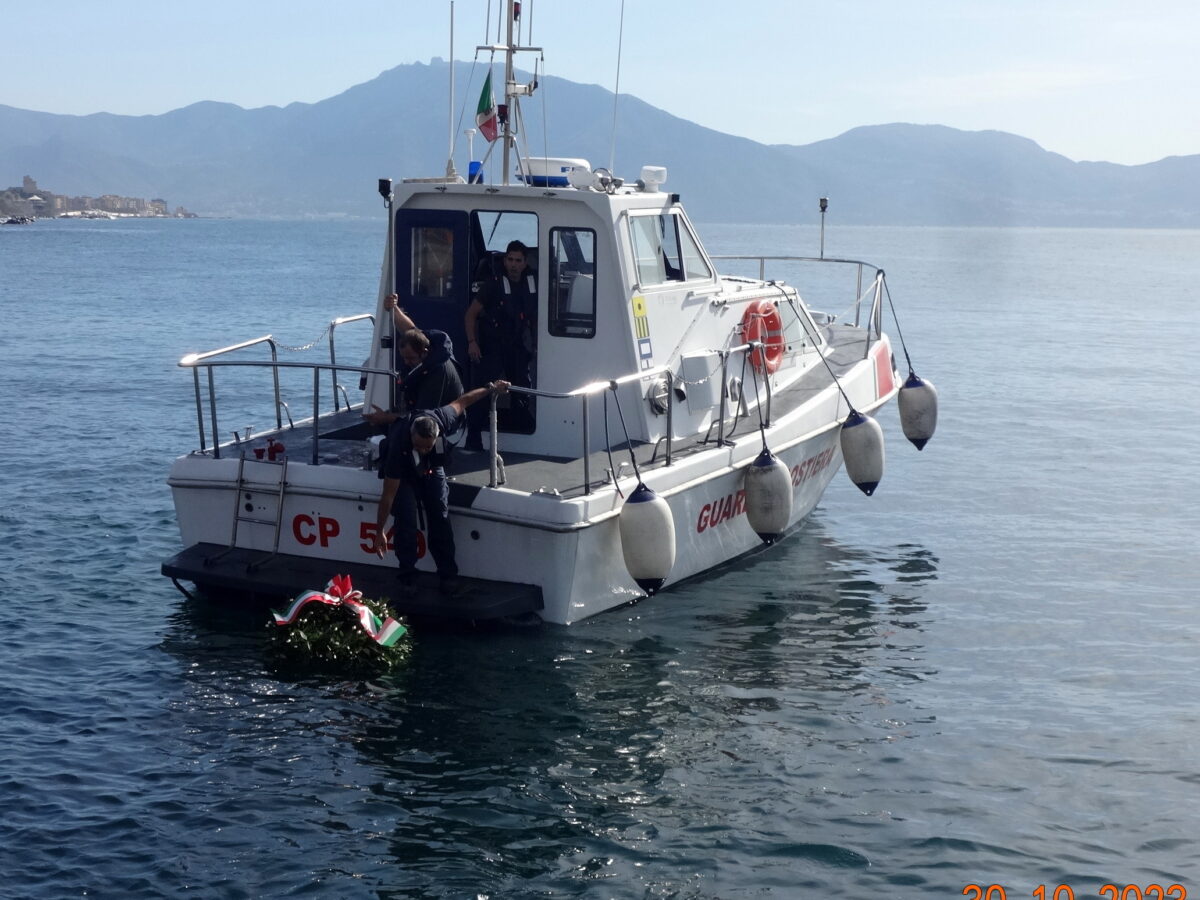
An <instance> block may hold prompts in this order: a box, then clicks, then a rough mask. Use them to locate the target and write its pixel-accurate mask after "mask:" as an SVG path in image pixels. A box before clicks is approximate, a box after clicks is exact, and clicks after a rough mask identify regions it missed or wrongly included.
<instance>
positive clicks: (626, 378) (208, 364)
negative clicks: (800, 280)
mask: <svg viewBox="0 0 1200 900" xmlns="http://www.w3.org/2000/svg"><path fill="white" fill-rule="evenodd" d="M260 343H269V344H270V345H271V348H272V351H274V349H275V342H274V340H273V339H272V338H271V336H270V335H265V336H263V337H261V338H256V339H254V340H250V341H244V342H242V343H240V344H233V345H231V346H229V347H223V348H220V349H219V350H212V351H209V352H207V353H189V354H188V355H186V356H184V357H183V358H182V359H181V360H180V361H179V363H178V365H179V367H180V368H190V369H192V370H193V373H194V377H195V385H196V419H197V423H198V426H199V432H200V451H201V452H202V453H203V452H207V444H206V436H205V429H204V410H203V405H204V401H203V398H202V396H201V391H200V374H199V372H200V369H206V370H207V372H208V405H209V411H210V418H211V425H212V434H213V442H214V443H213V459H220V458H221V444H220V440H219V438H218V435H219V434H220V431H219V427H218V424H217V397H216V382H215V377H214V370H215V369H217V368H222V367H239V368H240V367H249V368H267V367H269V368H270V369H271V370H272V374H273V380H274V385H275V392H276V415H277V418H278V409H279V405H280V404H281V403H282V402H283V401H282V400H281V399H279V370H280V369H311V370H312V373H313V418H312V421H313V439H312V464H313V465H317V464H318V460H319V458H320V453H319V446H318V445H319V433H318V432H319V429H318V427H317V423H318V421H319V419H320V415H321V412H320V376H321V372H322V371H330V372H333V373H334V378H335V388H334V390H335V410H334V411H335V412H336V411H338V407H337V406H336V391H337V390H338V388H339V387H340V386H339V385H337V384H336V377H337V376H336V373H337V372H338V371H344V372H359V373H361V374H370V375H384V376H387V377H388V378H391V379H395V377H396V375H397V373H396V372H395V371H393V370H392V369H385V368H379V367H375V366H348V365H344V364H341V365H339V364H338V363H337V362H336V360H334V361H331V362H329V363H316V362H280V361H279V360H278V358H276V356H275V354H274V352H272V358H271V359H270V360H232V359H230V360H227V359H218V358H217V357H220V356H222V355H224V354H226V353H230V352H232V351H234V350H241V349H245V348H246V347H252V346H255V345H257V344H260ZM762 346H763V344H762V342H760V341H749V342H747V343H745V344H739V345H737V346H734V347H727V348H725V349H722V350H716V351H713V352H715V353H717V354H719V356H720V358H721V376H720V377H721V385H722V387H721V403H720V408H719V411H718V436H717V445H718V446H727V445H728V443H729V442H728V441H727V440H726V437H725V418H726V415H727V414H728V404H727V393H726V388H725V384H726V383H727V380H728V364H729V358H730V357H731V356H733V355H735V354H739V353H743V354H744V353H748V352H752V351H754V350H758V349H761V348H762ZM660 375H664V376H666V379H667V394H668V397H673V396H674V389H675V381H676V378H677V376H676V375H675V373H674V371H672V369H671V368H670V367H669V366H665V365H662V366H655V367H653V368H649V369H639V370H637V371H635V372H630V373H627V374H625V375H620V376H618V377H616V378H613V379H609V380H606V381H592V382H588V383H586V384H583V385H580V386H579V387H577V388H574V389H573V390H570V391H565V392H555V391H546V390H539V389H537V388H527V387H520V386H518V385H512V386H511V387H510V390H511V391H512V392H514V393H518V394H527V395H529V396H533V397H545V398H547V399H551V400H571V399H573V398H578V399H579V401H580V402H581V404H582V412H583V421H582V424H583V429H582V448H581V449H582V458H583V492H584V494H590V493H591V492H592V486H591V460H590V457H591V434H590V427H589V424H590V413H589V402H590V401H591V400H592V399H593V398H595V397H596V396H597V395H598V394H601V393H602V392H604V391H606V390H614V391H615V390H616V389H617V388H618V387H619V386H621V385H624V384H629V383H631V382H635V381H641V380H643V379H646V378H653V377H656V376H660ZM763 381H764V384H765V387H766V392H767V396H766V411H767V412H766V420H765V421H766V423H767V424H768V425H769V424H770V417H771V399H772V392H771V380H770V378H764V379H763ZM342 391H343V395H344V396H345V389H344V388H343V389H342ZM490 405H491V411H490V412H491V415H490V416H489V418H490V419H491V420H492V422H494V421H495V414H496V397H495V396H494V395H493V396H492V397H491V404H490ZM346 408H347V409H349V408H350V403H349V397H348V396H347V397H346ZM673 409H674V404H673V403H672V402H670V400H668V403H667V409H666V415H667V422H666V445H667V446H666V456H665V460H664V466H670V465H671V464H672V461H673V448H672V441H673V438H674V416H673ZM288 419H289V421H290V420H291V414H290V412H289V415H288ZM277 427H280V428H282V424H281V423H280V424H279V425H278V426H277ZM492 434H493V440H492V447H491V477H490V480H489V487H497V486H498V484H499V483H500V482H499V478H498V468H499V467H498V461H499V457H498V449H499V448H498V433H497V432H496V430H495V427H494V425H493V426H492Z"/></svg>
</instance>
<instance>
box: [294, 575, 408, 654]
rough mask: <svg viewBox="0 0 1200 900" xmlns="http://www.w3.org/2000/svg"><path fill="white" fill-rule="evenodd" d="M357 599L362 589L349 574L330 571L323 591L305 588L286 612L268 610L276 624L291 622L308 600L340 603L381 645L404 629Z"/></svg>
mask: <svg viewBox="0 0 1200 900" xmlns="http://www.w3.org/2000/svg"><path fill="white" fill-rule="evenodd" d="M361 599H362V591H356V590H354V587H353V585H351V583H350V576H349V575H334V576H333V578H331V579H330V580H329V584H327V585H325V590H324V591H305V592H304V593H303V594H301V595H300V596H299V597H297V598H296V599H295V600H293V601H292V605H291V606H290V607H289V608H288V611H287V612H286V613H283V614H282V615H281V614H280V613H277V612H275V611H274V610H272V612H271V614H272V615H273V616H274V617H275V624H276V625H281V626H282V625H291V624H292V623H294V622H295V621H296V617H297V616H299V615H300V610H302V609H304V607H306V606H308V604H310V603H324V604H325V605H327V606H341V607H343V608H344V609H348V610H349V611H350V612H351V613H352V614H354V615H355V616H357V617H358V624H359V625H361V626H362V629H363V631H365V632H366V633H367V634H369V635H370V636H371V639H372V640H373V641H375V643H377V644H379V645H380V646H381V647H390V646H392V645H393V644H395V643H396V641H398V640H400V638H402V637H403V636H404V633H405V631H407V629H406V628H405V627H404V626H403V625H401V624H400V623H399V622H397V621H396V620H395V619H393V618H392V617H391V616H388V617H387V619H386V620H385V621H383V622H381V621H380V620H379V616H377V615H375V613H373V612H371V610H370V609H368V608H367V607H366V606H365V605H364V604H362V603H359V600H361Z"/></svg>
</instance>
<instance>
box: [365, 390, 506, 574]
mask: <svg viewBox="0 0 1200 900" xmlns="http://www.w3.org/2000/svg"><path fill="white" fill-rule="evenodd" d="M508 388H509V383H508V382H507V381H494V382H492V383H491V384H489V385H487V386H485V387H480V388H476V389H475V390H473V391H468V392H467V393H465V394H463V395H462V396H461V397H459V398H458V399H457V400H453V401H451V402H450V403H447V404H446V405H445V406H440V407H438V408H437V409H418V410H414V411H412V412H410V413H408V414H407V415H404V416H401V417H399V418H397V419H395V421H394V422H392V424H391V428H390V429H389V432H388V440H387V452H386V455H385V457H384V460H383V493H382V494H381V495H380V497H379V508H378V511H377V513H376V522H375V524H376V530H375V534H374V537H373V540H372V547H371V551H372V552H373V553H377V554H378V555H379V556H384V555H385V554H386V553H387V532H386V529H387V520H388V517H389V516H393V515H394V516H395V519H396V527H395V533H394V534H393V536H392V546H393V548H394V549H395V551H396V559H397V560H398V561H399V563H400V573H399V578H400V590H401V591H406V592H411V590H412V588H413V586H414V582H415V578H416V574H417V527H418V516H421V517H422V518H423V519H424V520H425V523H426V534H427V535H428V537H429V552H430V553H431V554H432V555H433V561H434V564H435V565H436V566H437V572H438V576H439V578H440V579H441V588H442V593H444V594H453V593H454V592H455V591H456V590H457V588H458V580H457V577H458V564H457V563H456V562H455V561H454V530H453V529H452V528H451V526H450V485H449V483H448V482H447V481H446V463H447V461H448V457H449V448H448V447H447V445H446V438H447V436H449V435H451V434H454V433H455V432H456V431H458V429H459V428H461V427H462V424H463V421H464V415H463V413H464V412H465V410H466V409H467V407H468V406H470V405H471V404H472V403H475V402H477V401H479V400H483V399H484V398H486V397H490V396H492V395H493V394H505V393H507V392H508ZM393 415H394V414H392V413H387V412H384V411H383V410H381V409H379V407H377V406H376V407H375V412H372V413H367V414H366V415H365V416H364V418H366V419H367V421H369V422H372V423H375V424H379V423H383V422H386V421H389V420H390V417H391V416H393Z"/></svg>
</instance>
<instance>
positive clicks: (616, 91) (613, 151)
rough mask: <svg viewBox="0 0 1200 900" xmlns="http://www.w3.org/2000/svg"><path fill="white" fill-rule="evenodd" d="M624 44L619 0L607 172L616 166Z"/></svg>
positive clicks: (622, 20)
mask: <svg viewBox="0 0 1200 900" xmlns="http://www.w3.org/2000/svg"><path fill="white" fill-rule="evenodd" d="M624 43H625V0H621V24H620V28H619V29H618V32H617V83H616V85H615V86H614V87H613V127H612V146H611V148H610V149H609V154H608V171H609V172H611V171H612V170H613V168H614V167H615V166H616V164H617V98H618V97H620V96H621V48H622V47H623V46H624Z"/></svg>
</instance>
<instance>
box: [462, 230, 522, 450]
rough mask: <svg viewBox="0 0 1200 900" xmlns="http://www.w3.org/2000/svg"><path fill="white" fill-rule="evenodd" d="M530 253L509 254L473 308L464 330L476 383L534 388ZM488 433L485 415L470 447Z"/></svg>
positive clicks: (475, 422)
mask: <svg viewBox="0 0 1200 900" xmlns="http://www.w3.org/2000/svg"><path fill="white" fill-rule="evenodd" d="M528 252H529V251H528V249H527V248H526V246H525V245H524V244H523V243H521V242H520V241H511V242H510V243H509V245H508V247H507V248H506V249H505V252H504V263H503V264H504V273H503V274H502V275H501V276H500V277H498V278H494V279H492V280H491V281H488V282H487V283H485V284H484V285H483V287H482V288H481V289H480V291H479V294H478V296H476V297H475V298H474V299H473V300H472V301H471V305H470V306H469V307H467V312H466V315H465V316H464V319H463V325H464V327H465V328H466V332H467V354H468V356H469V357H470V360H471V365H472V372H473V379H472V380H473V383H475V384H481V383H485V382H488V381H492V380H494V379H497V378H504V379H507V380H508V381H509V382H511V383H512V384H515V385H517V386H518V387H534V386H535V383H536V374H537V372H536V366H537V282H536V281H535V280H534V276H533V272H532V271H531V270H530V268H529V265H528ZM519 418H523V419H525V420H527V421H517V422H511V423H510V425H512V426H514V427H515V429H516V430H529V431H531V430H532V428H533V421H532V416H531V415H529V414H528V412H527V411H526V414H525V415H524V416H523V417H519ZM482 431H483V418H482V414H478V413H473V414H472V415H471V429H470V433H469V435H468V437H467V447H468V448H469V449H478V446H479V434H480V433H481V432H482Z"/></svg>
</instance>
